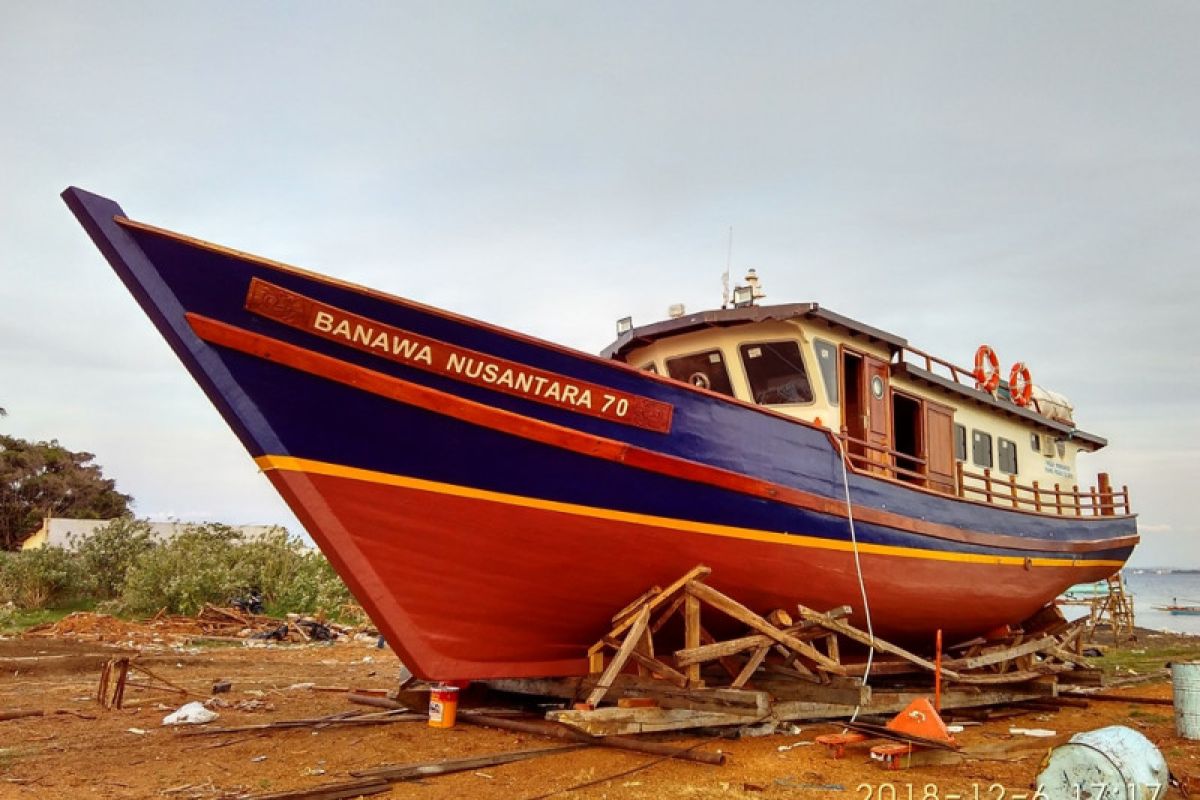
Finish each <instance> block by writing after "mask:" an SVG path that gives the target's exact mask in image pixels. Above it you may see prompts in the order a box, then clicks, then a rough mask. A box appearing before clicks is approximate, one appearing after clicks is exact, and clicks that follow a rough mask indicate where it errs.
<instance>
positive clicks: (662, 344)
mask: <svg viewBox="0 0 1200 800" xmlns="http://www.w3.org/2000/svg"><path fill="white" fill-rule="evenodd" d="M750 330H751V329H749V328H747V327H745V326H739V327H734V328H709V329H707V330H703V331H696V332H693V333H688V334H684V335H682V336H673V337H671V338H670V339H668V340H666V341H659V342H654V343H652V344H650V345H647V346H646V347H641V348H638V349H636V350H632V351H630V354H629V356H628V362H629V363H630V364H632V365H634V366H635V367H639V368H641V367H645V366H646V364H648V363H650V362H653V363H654V366H655V369H657V370H658V374H659V375H668V373H667V363H666V362H667V359H668V358H674V357H676V356H685V355H690V354H692V353H699V352H703V351H705V350H713V349H718V350H720V351H721V357H722V358H724V359H725V366H726V368H727V369H728V370H729V383H730V384H731V385H732V386H733V391H734V395H735V396H736V397H737V398H738V399H739V400H745V401H747V402H753V400H752V399H751V392H750V384H749V382H748V381H747V379H746V371H745V369H744V368H743V366H742V359H741V354H740V353H739V352H738V347H739V346H740V345H743V344H749V343H752V342H769V341H780V340H789V339H790V340H798V341H799V342H800V354H801V357H802V358H803V359H804V370H805V372H806V373H807V375H808V382H809V385H810V386H811V387H812V389H813V397H814V399H813V402H811V403H794V404H788V405H772V406H769V408H770V409H771V410H772V411H778V412H779V413H781V414H786V415H788V416H789V417H795V418H797V419H803V420H806V421H808V422H815V421H816V420H818V419H819V420H821V423H822V424H824V425H826V426H827V427H831V428H833V429H835V430H836V429H837V427H838V426H839V424H840V422H839V421H840V420H841V412H840V411H839V409H838V407H837V406H831V405H830V404H829V401H828V397H829V394H828V392H827V390H826V387H825V385H824V383H823V382H822V378H821V370H820V368H819V366H818V365H817V358H816V353H815V352H813V349H812V343H811V341H810V340H809V338H808V336H807V335H806V334H805V333H804V331H802V329H801V327H800V326H799V325H797V324H795V323H793V322H764V323H760V324H758V325H755V326H754V327H753V335H751V333H750ZM822 338H827V337H822Z"/></svg>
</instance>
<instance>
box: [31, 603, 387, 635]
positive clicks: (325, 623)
mask: <svg viewBox="0 0 1200 800" xmlns="http://www.w3.org/2000/svg"><path fill="white" fill-rule="evenodd" d="M22 635H23V636H25V637H27V638H76V639H94V640H97V641H102V642H105V641H107V642H130V643H167V642H179V641H187V640H192V639H206V638H207V639H267V640H272V641H279V642H314V641H316V642H331V641H338V640H344V639H349V638H355V637H362V638H363V639H364V640H369V641H374V640H375V638H376V637H377V636H378V633H377V632H376V631H375V629H374V628H373V627H372V626H371V625H370V624H369V623H365V624H362V625H357V626H350V625H341V624H338V623H336V622H332V621H330V620H325V619H318V618H316V617H312V616H303V615H299V614H288V615H287V618H286V619H279V618H276V617H271V616H266V615H264V614H254V613H250V612H247V611H241V610H239V609H237V608H223V607H220V606H214V605H205V606H204V607H203V608H202V609H200V611H199V612H198V613H197V614H196V615H195V616H192V617H189V616H183V615H168V614H166V613H164V612H161V611H160V612H159V613H158V614H156V615H155V616H153V617H151V618H150V619H147V620H141V621H131V620H123V619H118V618H117V617H114V616H111V615H109V614H99V613H96V612H92V611H77V612H75V613H74V614H69V615H67V616H66V617H63V618H62V619H60V620H58V621H57V622H48V623H45V624H42V625H36V626H34V627H32V628H29V629H28V630H26V631H25V632H24V634H22Z"/></svg>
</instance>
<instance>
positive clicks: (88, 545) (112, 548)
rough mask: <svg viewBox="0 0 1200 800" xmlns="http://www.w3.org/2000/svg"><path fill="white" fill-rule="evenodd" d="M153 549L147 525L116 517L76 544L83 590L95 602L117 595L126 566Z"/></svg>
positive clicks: (153, 544) (127, 568)
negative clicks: (85, 587) (84, 583)
mask: <svg viewBox="0 0 1200 800" xmlns="http://www.w3.org/2000/svg"><path fill="white" fill-rule="evenodd" d="M154 546H155V543H154V540H153V539H151V538H150V526H149V525H148V524H147V523H146V522H144V521H141V520H136V519H133V518H132V517H119V518H117V519H114V520H113V521H112V522H110V523H108V524H107V525H105V526H104V527H103V528H100V529H99V530H97V531H96V532H95V533H93V534H92V535H91V536H89V537H88V538H86V539H84V540H83V541H82V542H80V543H78V547H77V548H76V550H75V553H76V555H77V556H78V558H79V562H80V566H81V568H82V569H83V574H84V577H85V581H86V583H87V588H88V590H89V591H90V593H91V594H92V596H93V597H95V598H96V599H97V600H109V599H112V598H114V597H116V596H117V595H118V594H120V593H121V590H122V589H123V588H124V586H125V576H126V574H127V573H128V572H129V569H130V567H132V566H133V564H134V563H136V562H137V560H138V559H139V558H141V557H142V555H143V554H145V553H146V552H147V551H149V550H150V549H151V548H153V547H154Z"/></svg>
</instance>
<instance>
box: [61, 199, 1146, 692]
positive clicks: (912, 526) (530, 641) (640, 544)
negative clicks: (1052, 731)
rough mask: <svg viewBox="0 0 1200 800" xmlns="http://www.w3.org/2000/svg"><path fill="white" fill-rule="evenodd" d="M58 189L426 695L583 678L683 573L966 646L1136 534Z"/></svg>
mask: <svg viewBox="0 0 1200 800" xmlns="http://www.w3.org/2000/svg"><path fill="white" fill-rule="evenodd" d="M65 197H66V199H67V202H68V204H69V205H70V206H71V207H72V209H73V210H74V211H75V213H76V215H77V216H78V217H79V218H80V220H81V222H83V224H84V226H85V228H87V230H88V231H89V233H90V234H91V235H92V237H93V239H94V240H95V241H96V243H97V244H98V246H99V247H100V249H101V250H102V251H103V252H104V253H105V255H106V257H107V258H108V260H109V262H110V263H111V264H112V266H113V267H114V268H115V269H116V271H117V273H118V275H120V277H121V278H122V280H124V281H125V283H126V285H127V286H128V287H129V289H130V290H131V292H132V293H133V294H134V296H135V297H136V298H137V299H138V301H139V302H140V303H141V305H142V307H143V308H144V309H145V310H146V312H147V314H148V315H149V316H150V317H151V319H152V320H153V321H154V322H155V324H156V326H157V327H158V329H159V331H160V332H161V333H162V334H163V335H164V337H165V338H166V339H167V341H168V342H169V343H170V344H171V346H172V347H173V348H174V350H175V352H176V353H177V354H178V355H179V356H180V358H181V360H182V361H183V363H184V364H185V365H186V366H187V368H188V369H189V370H190V371H191V373H192V375H193V376H194V377H195V378H196V379H197V381H198V382H199V383H200V385H201V387H202V388H203V389H204V390H205V392H206V393H207V394H208V395H209V397H210V399H212V401H213V402H214V404H215V405H216V406H217V408H218V409H219V410H220V411H221V413H222V414H223V416H224V417H225V419H226V420H227V421H228V422H229V424H230V426H231V427H232V428H233V430H234V432H235V433H236V434H237V435H238V436H239V438H240V439H241V440H242V442H243V444H244V445H245V446H246V448H247V450H248V451H249V452H250V454H251V455H252V456H253V457H254V458H255V459H256V460H257V461H258V463H259V465H260V466H261V467H262V468H263V470H264V472H265V473H266V474H267V475H268V476H269V478H270V479H271V481H272V482H273V484H274V485H275V487H276V488H277V489H278V490H279V492H280V493H281V495H282V496H283V497H284V498H285V499H286V500H287V502H288V503H289V505H290V506H291V508H292V509H293V510H294V511H295V513H296V515H297V516H298V518H299V519H300V520H301V521H302V522H303V523H304V524H305V527H306V528H307V530H308V531H309V533H310V534H311V535H312V537H313V539H314V540H315V541H316V542H317V544H318V545H319V546H320V547H321V549H322V550H323V551H324V552H325V553H326V554H327V555H328V557H329V558H330V559H331V561H332V562H333V564H334V566H335V567H336V568H337V570H338V572H339V574H341V575H342V577H343V578H344V579H345V580H346V581H347V583H348V584H349V585H350V587H351V589H352V590H353V591H354V593H355V596H356V597H357V598H358V599H359V600H360V602H362V604H363V605H364V607H365V608H366V609H367V610H368V612H369V613H370V614H371V616H372V618H373V619H374V620H375V622H376V623H377V624H378V625H379V627H380V628H381V630H382V631H383V632H384V634H385V635H386V636H387V638H388V640H389V642H390V643H391V644H392V645H393V646H394V647H395V649H396V650H397V651H398V652H399V654H400V656H401V658H402V659H403V660H404V662H405V663H406V664H407V665H408V666H409V667H410V669H412V670H413V671H414V673H416V674H417V675H419V676H421V677H427V678H439V679H469V678H483V677H522V676H531V675H572V674H580V673H582V672H584V671H586V663H585V660H584V655H585V652H586V649H587V648H588V646H590V645H591V644H592V643H593V642H595V641H596V640H597V639H598V638H599V637H600V636H601V635H603V634H604V633H605V632H606V630H607V625H608V621H609V615H611V614H612V612H613V611H614V610H615V609H617V608H620V607H622V606H623V605H624V604H625V603H627V602H628V601H629V600H630V599H631V598H633V597H635V596H637V595H639V594H640V593H642V592H643V591H644V590H645V589H646V588H648V587H649V586H651V585H654V584H663V583H665V582H670V581H672V580H674V579H675V578H676V577H678V576H679V575H680V574H682V573H684V572H686V571H687V570H688V569H691V568H692V567H694V566H696V565H697V564H705V565H707V566H709V567H710V568H712V570H713V575H712V578H711V582H712V583H713V585H714V586H716V587H717V588H719V589H721V590H723V591H726V592H728V593H729V594H731V595H733V596H735V597H737V598H738V599H739V600H741V601H742V602H744V603H746V604H747V605H749V606H751V607H752V608H755V609H756V610H759V611H763V612H765V611H769V610H771V609H774V608H789V607H792V606H793V605H794V604H795V603H797V602H800V603H803V604H805V605H808V606H811V607H816V608H821V609H823V608H830V607H834V606H839V605H843V604H849V605H851V606H853V607H854V608H855V610H856V611H855V615H854V619H855V621H857V622H858V623H859V624H866V623H867V618H866V617H867V615H866V613H865V608H866V606H867V605H868V604H869V608H870V618H871V619H870V622H871V624H872V625H873V628H874V630H875V631H876V632H877V633H879V634H881V635H884V636H888V637H894V638H899V639H906V640H922V639H926V638H928V639H930V640H932V637H933V633H934V631H936V630H938V629H941V630H942V631H943V633H944V635H946V636H949V637H952V638H953V637H967V636H971V635H974V634H978V633H981V632H984V631H986V630H988V629H990V628H993V627H995V626H997V625H1000V624H1004V623H1012V622H1018V621H1020V620H1022V619H1024V618H1025V617H1027V616H1029V615H1031V614H1032V613H1033V612H1034V611H1036V610H1037V609H1038V608H1039V607H1041V606H1042V605H1043V604H1045V603H1046V602H1049V601H1050V600H1052V599H1053V598H1054V597H1055V596H1056V595H1057V594H1058V593H1059V592H1061V591H1062V590H1063V589H1065V588H1066V587H1068V586H1070V585H1073V584H1076V583H1080V582H1084V581H1092V580H1098V579H1100V578H1103V577H1105V576H1107V575H1109V574H1111V573H1112V572H1114V571H1116V569H1118V568H1119V567H1120V566H1121V564H1123V563H1124V561H1125V559H1126V558H1127V557H1128V555H1129V552H1130V551H1131V549H1132V547H1133V544H1134V542H1136V538H1137V537H1136V526H1135V523H1134V520H1133V518H1132V517H1119V518H1118V517H1110V518H1095V519H1077V518H1054V517H1050V516H1048V515H1042V514H1031V513H1022V512H1019V511H1012V510H1005V509H1001V508H997V507H994V506H987V505H985V504H980V503H973V502H968V501H964V500H961V499H958V498H953V497H947V496H944V495H938V494H935V493H932V492H928V491H923V490H919V489H915V488H913V487H910V486H907V485H903V484H899V483H896V482H894V481H888V480H883V479H880V478H878V477H875V476H871V475H864V474H857V473H855V472H853V471H847V470H846V469H845V468H844V466H843V460H842V458H841V456H840V453H839V451H838V449H837V445H836V443H835V440H834V439H833V438H832V437H831V436H830V435H829V433H828V431H825V430H824V429H820V428H817V427H815V426H811V425H807V424H805V423H800V422H797V421H795V420H792V419H788V418H785V417H782V416H780V415H777V414H773V413H771V412H769V411H766V410H764V409H761V408H758V407H754V406H748V405H746V404H741V403H738V402H736V401H732V400H730V399H728V398H724V397H720V396H717V395H715V394H713V393H710V392H704V391H701V390H697V389H695V388H693V387H689V386H687V385H685V384H680V383H677V382H673V381H668V380H665V379H662V378H659V377H657V376H651V375H647V374H644V373H640V372H638V371H637V370H633V369H631V368H628V367H626V366H625V365H622V364H617V363H613V362H607V361H603V360H600V359H597V358H594V357H591V356H586V355H584V354H581V353H576V352H573V351H569V350H565V349H563V348H559V347H556V346H554V345H550V344H548V343H544V342H538V341H536V340H532V339H529V338H527V337H522V336H520V335H518V334H514V333H511V332H507V331H502V330H498V329H495V328H492V327H490V326H487V325H485V324H483V323H479V322H476V321H474V320H469V319H465V318H461V317H454V316H452V315H448V314H446V313H445V312H440V311H438V310H436V309H430V308H426V307H422V306H419V305H417V304H414V303H411V302H410V301H405V300H402V299H399V298H391V297H387V296H383V295H380V294H379V293H375V292H371V291H369V290H365V289H361V288H358V287H352V286H348V285H345V284H340V283H338V282H336V281H331V280H330V279H327V278H323V277H321V276H316V275H312V274H310V273H304V272H301V271H298V270H295V269H293V268H289V267H286V266H284V265H279V264H274V263H272V262H267V261H264V260H262V259H256V258H253V257H250V256H246V255H244V254H239V253H235V252H232V251H228V250H224V249H223V248H219V247H216V246H213V245H208V244H206V243H200V242H196V241H194V240H188V239H186V238H184V237H180V236H178V235H175V234H170V233H169V232H163V231H159V230H156V229H151V228H148V227H146V226H141V225H140V224H137V223H130V222H128V221H127V220H125V219H124V218H123V214H122V213H121V211H120V209H119V207H117V206H116V205H115V204H113V203H111V201H107V200H104V199H103V198H99V197H97V196H95V195H90V194H87V193H85V192H80V191H79V190H68V191H67V192H66V193H65ZM343 323H344V324H345V329H344V331H343V329H342V324H343ZM360 333H361V336H360V335H359V334H360ZM423 348H425V349H423ZM485 365H490V366H485ZM493 367H494V369H492V368H493ZM488 369H492V372H491V373H490V375H491V378H490V379H489V372H488V371H487V370H488ZM504 370H508V372H505V371H504ZM504 376H510V377H509V382H508V383H507V384H506V383H505V382H504ZM539 381H540V382H539ZM522 382H524V383H522ZM584 398H587V401H588V402H586V403H585V402H584ZM606 398H607V400H606ZM847 492H849V494H850V496H851V499H852V502H851V504H850V505H847V504H846V502H845V496H846V493H847ZM856 554H857V555H858V558H857V559H856V558H855V556H856ZM859 565H861V579H862V588H865V591H866V595H867V600H868V603H863V602H862V597H861V596H862V588H860V572H859Z"/></svg>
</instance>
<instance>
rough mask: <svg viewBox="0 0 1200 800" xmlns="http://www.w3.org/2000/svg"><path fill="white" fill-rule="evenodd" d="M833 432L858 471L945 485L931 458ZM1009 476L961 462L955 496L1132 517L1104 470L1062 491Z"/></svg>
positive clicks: (1064, 512) (1125, 492)
mask: <svg viewBox="0 0 1200 800" xmlns="http://www.w3.org/2000/svg"><path fill="white" fill-rule="evenodd" d="M915 352H916V353H917V354H918V355H921V356H922V357H927V358H929V359H931V360H932V361H936V362H938V363H943V364H944V365H946V366H948V367H953V366H954V365H953V364H950V363H949V362H942V360H941V359H937V358H935V357H934V356H929V355H928V354H926V353H921V352H920V351H915ZM834 435H835V436H836V437H837V438H838V440H839V441H840V442H841V444H842V450H843V452H844V453H845V457H846V461H847V462H848V464H849V465H850V467H851V468H853V469H854V470H855V471H857V472H863V471H867V472H869V471H874V472H876V473H883V474H884V475H890V476H891V477H892V478H895V479H898V480H899V479H906V480H908V479H911V480H909V482H910V483H911V482H915V483H917V484H918V485H921V486H924V487H925V488H927V489H929V488H938V489H941V488H942V484H941V483H939V484H937V485H936V486H935V485H934V484H933V483H932V482H931V481H930V476H929V475H928V473H927V472H925V471H924V468H925V467H926V466H927V465H928V463H929V462H928V460H927V459H924V458H920V457H919V456H914V455H911V454H909V453H904V452H901V451H899V450H893V449H892V448H890V447H885V446H883V445H878V444H874V443H872V442H868V441H866V440H865V439H859V438H857V437H855V436H851V435H850V433H849V431H847V430H846V428H844V427H843V428H842V429H841V431H840V432H839V433H836V434H834ZM851 445H855V446H856V447H859V448H862V449H863V450H867V451H870V453H871V454H879V455H883V456H885V458H884V459H882V460H878V459H877V458H875V457H872V455H871V454H868V453H864V452H851V450H850V446H851ZM898 460H902V461H903V462H905V463H906V464H908V465H914V466H916V467H917V469H910V468H909V467H908V466H900V464H899V463H897V461H898ZM1007 475H1008V476H1007V477H1006V478H997V477H994V476H993V475H992V470H991V468H990V467H985V468H984V470H983V472H982V473H979V472H969V471H967V470H966V468H965V466H964V463H963V462H962V461H957V460H956V461H955V470H954V486H953V489H954V494H956V495H957V496H958V497H962V498H967V496H968V495H979V496H981V497H982V498H983V500H984V502H987V503H989V504H991V505H997V504H1003V505H1006V506H1011V507H1012V508H1015V509H1018V510H1020V509H1024V508H1028V509H1032V510H1033V511H1035V512H1037V513H1039V514H1053V515H1056V516H1060V517H1061V516H1070V515H1071V514H1072V512H1073V513H1074V515H1075V516H1077V517H1082V516H1084V513H1085V512H1086V513H1087V514H1088V515H1089V516H1114V515H1115V514H1116V513H1117V511H1118V509H1120V510H1121V511H1122V512H1123V513H1124V514H1127V515H1128V514H1130V513H1131V512H1130V504H1129V487H1128V486H1122V487H1121V489H1120V491H1116V490H1114V489H1113V488H1112V485H1111V483H1110V481H1109V478H1108V475H1107V474H1106V473H1101V474H1100V475H1099V476H1098V477H1097V483H1098V484H1099V485H1098V486H1092V487H1088V488H1087V489H1084V490H1082V491H1081V490H1080V488H1079V486H1078V484H1075V485H1072V486H1071V488H1070V489H1063V488H1062V486H1061V485H1060V484H1058V483H1055V484H1054V488H1053V489H1051V488H1048V487H1043V486H1041V485H1040V484H1039V483H1038V482H1037V481H1036V480H1035V481H1033V483H1032V485H1026V484H1023V483H1018V482H1017V476H1016V475H1015V474H1013V473H1008V474H1007ZM971 482H974V484H975V485H972V483H971ZM946 488H949V487H946Z"/></svg>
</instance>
